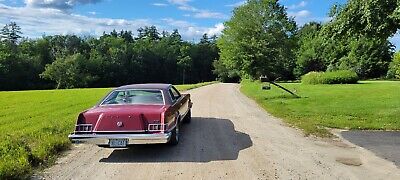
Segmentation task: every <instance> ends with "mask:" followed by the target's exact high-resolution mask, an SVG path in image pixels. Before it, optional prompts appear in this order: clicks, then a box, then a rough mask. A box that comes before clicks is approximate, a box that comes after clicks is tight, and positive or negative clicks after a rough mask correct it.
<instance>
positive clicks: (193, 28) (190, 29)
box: [162, 18, 224, 40]
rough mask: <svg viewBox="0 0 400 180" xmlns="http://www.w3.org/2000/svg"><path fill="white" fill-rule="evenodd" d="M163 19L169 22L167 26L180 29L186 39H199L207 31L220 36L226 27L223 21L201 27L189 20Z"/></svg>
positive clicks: (165, 22)
mask: <svg viewBox="0 0 400 180" xmlns="http://www.w3.org/2000/svg"><path fill="white" fill-rule="evenodd" d="M162 20H163V21H164V24H167V26H169V27H170V28H171V29H178V30H179V33H180V34H181V35H182V37H183V39H186V40H193V39H196V40H198V39H200V37H201V36H202V35H203V34H205V33H207V34H208V35H210V36H212V35H217V36H218V35H220V34H221V32H222V30H223V29H224V25H223V24H222V23H218V24H216V25H215V26H214V27H201V26H197V25H196V24H193V23H190V22H187V21H182V20H175V19H172V18H165V19H162Z"/></svg>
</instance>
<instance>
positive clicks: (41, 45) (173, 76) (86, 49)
mask: <svg viewBox="0 0 400 180" xmlns="http://www.w3.org/2000/svg"><path fill="white" fill-rule="evenodd" d="M1 37H2V38H1V40H2V41H1V43H0V90H26V89H52V88H57V89H59V88H85V87H115V86H120V85H125V84H133V83H150V82H158V83H172V84H185V83H198V82H207V81H213V80H215V78H216V76H215V75H214V74H213V72H212V69H213V68H212V63H213V61H214V60H216V59H219V54H218V48H217V46H216V37H215V36H213V37H208V36H207V34H204V35H203V37H202V38H201V40H200V41H199V42H196V43H193V42H188V41H183V40H182V37H181V35H180V34H179V32H178V30H174V31H173V32H172V33H168V32H166V31H163V32H161V33H160V32H158V30H157V28H156V27H154V26H151V27H144V28H140V29H138V30H137V36H134V35H133V33H132V32H131V31H126V30H122V31H120V32H117V31H115V30H114V31H112V32H110V33H104V34H103V35H102V36H100V37H98V38H96V37H80V36H77V35H53V36H43V37H41V38H37V39H28V38H22V33H21V28H20V27H19V26H18V24H17V23H15V22H11V23H10V24H7V25H6V26H4V27H3V29H2V31H1Z"/></svg>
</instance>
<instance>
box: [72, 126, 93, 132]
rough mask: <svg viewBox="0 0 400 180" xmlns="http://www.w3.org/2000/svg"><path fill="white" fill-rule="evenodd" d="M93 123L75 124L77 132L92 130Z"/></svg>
mask: <svg viewBox="0 0 400 180" xmlns="http://www.w3.org/2000/svg"><path fill="white" fill-rule="evenodd" d="M92 130H93V127H92V124H78V125H76V126H75V132H92Z"/></svg>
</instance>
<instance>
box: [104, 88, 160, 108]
mask: <svg viewBox="0 0 400 180" xmlns="http://www.w3.org/2000/svg"><path fill="white" fill-rule="evenodd" d="M129 90H153V91H157V90H158V91H161V95H162V97H163V104H106V105H103V103H104V101H106V99H107V98H108V97H109V96H110V95H111V94H112V93H113V92H114V91H129ZM118 105H164V106H165V105H166V104H165V95H164V92H163V90H162V89H123V90H122V89H118V90H117V89H114V90H112V91H111V92H109V93H108V95H107V96H106V97H105V98H104V99H103V100H102V101H101V102H100V103H99V105H98V106H100V107H104V106H118Z"/></svg>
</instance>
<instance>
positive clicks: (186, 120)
mask: <svg viewBox="0 0 400 180" xmlns="http://www.w3.org/2000/svg"><path fill="white" fill-rule="evenodd" d="M191 120H192V110H191V109H189V111H188V112H187V114H186V116H185V118H184V119H183V122H184V123H190V121H191Z"/></svg>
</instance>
